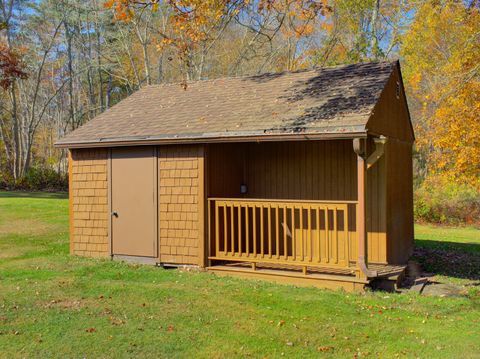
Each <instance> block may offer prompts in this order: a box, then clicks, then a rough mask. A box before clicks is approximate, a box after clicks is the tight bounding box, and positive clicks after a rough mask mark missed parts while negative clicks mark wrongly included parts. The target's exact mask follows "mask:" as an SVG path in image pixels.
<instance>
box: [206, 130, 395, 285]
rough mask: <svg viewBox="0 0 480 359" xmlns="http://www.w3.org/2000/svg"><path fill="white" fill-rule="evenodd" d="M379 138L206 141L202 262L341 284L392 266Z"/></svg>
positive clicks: (390, 272) (360, 281)
mask: <svg viewBox="0 0 480 359" xmlns="http://www.w3.org/2000/svg"><path fill="white" fill-rule="evenodd" d="M375 142H377V143H375ZM384 143H385V140H384V139H382V141H381V143H380V140H379V139H377V140H376V141H374V139H366V138H364V139H345V140H327V141H300V142H283V143H279V142H271V143H244V144H221V145H220V144H218V145H216V144H215V145H209V147H208V152H207V153H208V155H207V159H208V162H207V168H208V171H207V194H208V199H207V202H208V203H207V222H208V260H209V269H211V270H214V271H217V272H222V273H232V272H234V273H236V274H243V275H247V274H254V275H256V276H263V277H264V276H267V277H276V279H279V278H290V279H293V280H292V282H295V283H299V282H301V281H304V280H307V281H308V282H310V281H311V280H315V281H317V282H321V281H328V282H329V283H333V282H342V283H343V284H345V283H346V284H347V287H352V286H353V287H355V286H363V285H365V284H368V283H369V282H370V280H372V279H374V278H377V277H391V276H395V275H399V274H400V273H401V272H403V268H404V266H401V265H392V263H389V262H388V259H387V233H386V232H387V230H386V221H385V209H386V205H385V204H386V193H385V189H386V184H385V178H384V176H385V171H386V168H385V160H384V156H383V151H384ZM367 169H368V170H367ZM367 178H368V180H367ZM367 193H368V196H367V195H366V194H367ZM367 198H368V199H367ZM335 286H336V287H338V283H337V284H335Z"/></svg>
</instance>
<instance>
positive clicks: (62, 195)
mask: <svg viewBox="0 0 480 359" xmlns="http://www.w3.org/2000/svg"><path fill="white" fill-rule="evenodd" d="M0 198H46V199H66V198H68V193H67V192H22V191H8V192H7V191H0Z"/></svg>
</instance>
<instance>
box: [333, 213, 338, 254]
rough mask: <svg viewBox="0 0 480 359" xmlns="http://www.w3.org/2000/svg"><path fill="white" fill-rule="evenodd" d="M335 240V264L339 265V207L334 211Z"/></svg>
mask: <svg viewBox="0 0 480 359" xmlns="http://www.w3.org/2000/svg"><path fill="white" fill-rule="evenodd" d="M333 238H334V242H335V252H336V253H335V263H338V223H337V206H335V207H334V209H333Z"/></svg>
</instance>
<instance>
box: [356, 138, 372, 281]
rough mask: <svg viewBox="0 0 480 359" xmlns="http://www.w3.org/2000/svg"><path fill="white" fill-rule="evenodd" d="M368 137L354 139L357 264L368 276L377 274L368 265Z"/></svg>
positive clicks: (361, 272) (364, 274)
mask: <svg viewBox="0 0 480 359" xmlns="http://www.w3.org/2000/svg"><path fill="white" fill-rule="evenodd" d="M366 147H367V146H366V139H360V138H355V139H354V140H353V150H354V151H355V153H356V154H357V193H358V203H357V215H356V217H357V218H356V221H357V238H358V259H357V266H358V268H359V269H360V275H362V274H363V275H362V276H364V277H366V278H373V277H376V276H377V272H376V271H372V270H370V269H368V267H367V259H368V255H367V226H366V218H367V217H366V214H367V211H366V208H367V207H366V188H367V187H366V182H367V181H366V180H367V178H366V173H367V167H366V157H367V149H366Z"/></svg>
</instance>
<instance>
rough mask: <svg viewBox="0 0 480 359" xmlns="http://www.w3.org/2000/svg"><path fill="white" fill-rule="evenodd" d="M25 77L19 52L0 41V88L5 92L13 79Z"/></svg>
mask: <svg viewBox="0 0 480 359" xmlns="http://www.w3.org/2000/svg"><path fill="white" fill-rule="evenodd" d="M26 77H27V73H26V71H25V64H24V63H23V61H22V54H21V51H19V50H16V49H12V48H10V47H9V46H8V45H7V44H6V43H5V42H1V41H0V87H2V88H3V89H4V90H6V89H7V88H9V87H10V86H11V84H12V82H13V81H15V79H24V78H26Z"/></svg>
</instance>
